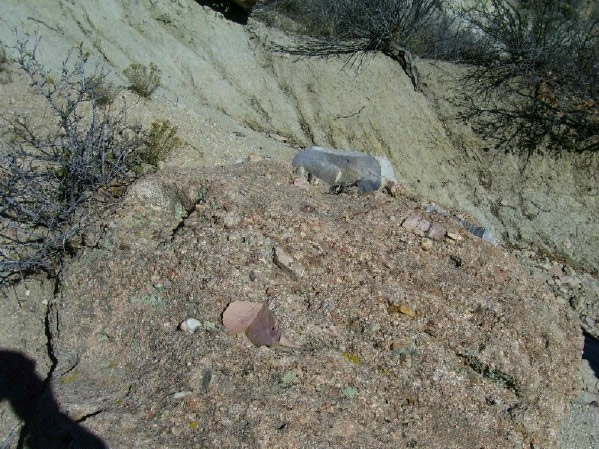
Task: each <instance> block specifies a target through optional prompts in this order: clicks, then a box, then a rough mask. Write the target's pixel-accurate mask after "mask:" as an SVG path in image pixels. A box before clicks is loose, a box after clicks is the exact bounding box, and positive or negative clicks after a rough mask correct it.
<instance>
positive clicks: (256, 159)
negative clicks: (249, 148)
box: [247, 153, 264, 162]
mask: <svg viewBox="0 0 599 449" xmlns="http://www.w3.org/2000/svg"><path fill="white" fill-rule="evenodd" d="M263 160H264V158H263V157H262V156H258V155H257V154H256V153H250V154H249V155H248V158H247V161H248V162H260V161H263Z"/></svg>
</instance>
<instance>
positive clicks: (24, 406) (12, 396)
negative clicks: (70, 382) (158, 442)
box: [0, 349, 108, 449]
mask: <svg viewBox="0 0 599 449" xmlns="http://www.w3.org/2000/svg"><path fill="white" fill-rule="evenodd" d="M4 400H8V401H9V402H10V404H11V406H12V408H13V409H14V411H15V413H16V414H17V415H18V416H19V418H20V419H21V420H23V422H24V426H23V428H22V430H21V433H20V436H19V442H18V446H17V447H18V448H23V447H25V445H26V446H27V447H28V448H31V449H107V448H108V446H106V444H105V443H104V442H103V441H102V440H101V439H100V438H98V437H97V436H95V435H94V434H92V433H91V432H90V431H88V430H87V429H85V428H84V427H83V426H81V424H79V423H77V422H75V421H73V420H72V419H71V418H69V417H68V416H67V415H65V414H64V413H62V412H61V411H60V408H59V406H58V404H57V403H56V399H55V398H54V394H53V392H52V388H51V387H50V386H49V385H46V384H45V383H44V381H43V380H42V379H41V378H40V377H39V376H38V375H37V374H36V372H35V361H33V360H32V359H30V358H28V357H26V356H25V355H23V354H22V353H19V352H16V351H9V350H5V349H0V402H2V401H4Z"/></svg>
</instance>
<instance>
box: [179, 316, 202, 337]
mask: <svg viewBox="0 0 599 449" xmlns="http://www.w3.org/2000/svg"><path fill="white" fill-rule="evenodd" d="M201 326H202V323H200V322H199V321H198V320H196V319H195V318H187V319H186V320H185V321H183V322H181V324H179V329H180V330H182V331H183V332H185V333H186V334H189V335H191V334H193V333H194V332H195V331H196V329H197V328H198V327H201Z"/></svg>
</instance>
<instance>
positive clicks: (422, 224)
mask: <svg viewBox="0 0 599 449" xmlns="http://www.w3.org/2000/svg"><path fill="white" fill-rule="evenodd" d="M401 226H402V227H403V228H405V229H406V230H408V231H410V232H412V233H414V234H416V235H419V236H421V237H424V235H425V233H426V231H428V230H429V229H430V227H431V222H430V221H428V220H425V219H423V218H420V217H418V216H416V215H411V216H409V217H408V218H406V219H405V220H404V221H403V223H402V224H401Z"/></svg>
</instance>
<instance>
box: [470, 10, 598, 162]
mask: <svg viewBox="0 0 599 449" xmlns="http://www.w3.org/2000/svg"><path fill="white" fill-rule="evenodd" d="M462 18H463V19H464V21H465V22H466V23H468V24H469V25H470V27H471V29H472V30H474V31H476V33H475V34H476V35H477V36H478V42H477V43H476V45H473V47H472V48H473V49H474V51H472V52H471V53H470V54H468V55H466V57H463V59H465V60H466V61H467V62H470V63H472V64H474V68H473V70H472V71H471V72H470V74H469V75H468V76H467V77H466V78H465V79H464V82H465V85H466V87H467V91H468V92H469V95H468V97H467V98H464V99H463V105H465V106H466V107H467V109H466V110H467V112H466V113H465V114H464V118H467V119H468V120H472V121H473V123H475V124H476V125H477V127H478V129H479V131H480V132H481V133H482V134H483V135H485V136H487V137H490V138H492V139H493V140H494V141H495V144H496V146H497V148H502V149H504V150H514V149H516V150H518V151H526V152H528V153H529V154H530V153H532V152H535V151H537V150H538V149H539V148H548V149H549V150H552V151H555V152H559V151H563V150H570V151H597V150H598V149H599V138H598V137H599V105H598V103H597V101H598V93H599V63H598V61H599V20H598V16H597V14H596V11H595V13H593V12H591V13H589V11H585V10H584V8H583V7H582V2H581V1H576V0H573V1H568V2H566V1H560V0H527V1H520V2H514V1H510V0H488V1H486V2H482V1H479V2H477V3H476V4H475V5H474V6H473V7H471V8H468V9H463V10H462Z"/></svg>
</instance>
